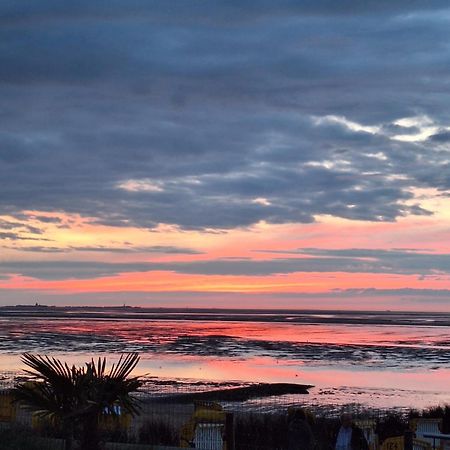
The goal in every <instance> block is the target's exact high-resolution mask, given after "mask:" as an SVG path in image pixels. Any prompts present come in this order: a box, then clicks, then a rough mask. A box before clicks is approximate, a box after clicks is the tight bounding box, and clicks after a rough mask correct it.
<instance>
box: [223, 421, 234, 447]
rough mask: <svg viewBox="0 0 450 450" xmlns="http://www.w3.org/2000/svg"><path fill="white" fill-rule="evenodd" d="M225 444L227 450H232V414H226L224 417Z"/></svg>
mask: <svg viewBox="0 0 450 450" xmlns="http://www.w3.org/2000/svg"><path fill="white" fill-rule="evenodd" d="M225 442H226V443H227V450H234V447H235V445H234V414H233V413H227V414H226V416H225Z"/></svg>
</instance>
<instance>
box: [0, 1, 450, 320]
mask: <svg viewBox="0 0 450 450" xmlns="http://www.w3.org/2000/svg"><path fill="white" fill-rule="evenodd" d="M0 182H1V184H0V305H11V304H18V303H21V304H25V303H31V304H34V303H35V302H36V301H38V302H39V303H42V304H48V305H121V304H123V303H126V304H127V305H139V306H182V307H243V308H245V307H248V308H253V307H261V308H309V309H316V308H324V309H330V308H331V309H340V308H344V309H374V310H376V309H382V310H385V309H392V310H394V309H398V310H427V311H450V7H449V3H448V1H428V2H424V1H414V0H408V1H406V0H404V1H403V0H399V1H387V0H386V1H385V0H373V1H372V0H366V1H357V0H353V1H351V0H342V1H335V0H329V1H319V0H315V1H310V0H305V1H298V0H292V1H291V0H279V1H268V0H259V1H251V0H249V1H245V0H240V1H234V0H227V1H225V0H223V1H217V0H161V1H148V0H146V1H144V0H109V1H106V0H105V1H103V0H95V1H92V0H90V1H87V0H77V1H75V2H61V1H57V0H31V1H27V2H16V1H8V0H7V1H3V2H1V3H0Z"/></svg>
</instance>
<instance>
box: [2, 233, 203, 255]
mask: <svg viewBox="0 0 450 450" xmlns="http://www.w3.org/2000/svg"><path fill="white" fill-rule="evenodd" d="M1 235H2V234H1V233H0V237H1ZM16 239H17V238H16ZM4 248H8V249H12V250H19V251H21V252H38V253H41V252H42V253H69V252H93V253H158V254H168V255H201V254H203V252H200V251H198V250H194V249H191V248H186V247H174V246H163V245H153V246H132V247H108V246H84V247H81V246H69V247H66V248H61V247H52V246H43V245H32V246H23V245H21V246H20V247H11V246H4Z"/></svg>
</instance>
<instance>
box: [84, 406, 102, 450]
mask: <svg viewBox="0 0 450 450" xmlns="http://www.w3.org/2000/svg"><path fill="white" fill-rule="evenodd" d="M81 448H82V449H83V450H100V433H99V426H98V415H97V414H86V416H84V417H83V423H82V435H81Z"/></svg>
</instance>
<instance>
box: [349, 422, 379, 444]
mask: <svg viewBox="0 0 450 450" xmlns="http://www.w3.org/2000/svg"><path fill="white" fill-rule="evenodd" d="M355 425H356V426H357V427H359V428H361V430H362V431H363V433H364V436H365V438H366V441H367V443H368V444H369V449H370V450H376V449H378V435H377V434H376V433H375V427H376V425H377V424H376V421H375V420H370V419H368V420H355Z"/></svg>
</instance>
